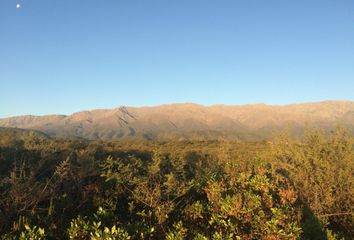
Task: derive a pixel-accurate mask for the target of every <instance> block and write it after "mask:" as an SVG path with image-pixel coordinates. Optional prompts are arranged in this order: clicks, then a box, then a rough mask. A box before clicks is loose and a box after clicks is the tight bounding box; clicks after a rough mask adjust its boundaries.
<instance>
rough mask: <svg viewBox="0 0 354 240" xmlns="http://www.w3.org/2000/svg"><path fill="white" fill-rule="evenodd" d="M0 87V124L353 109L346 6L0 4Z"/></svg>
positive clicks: (247, 0) (297, 0)
mask: <svg viewBox="0 0 354 240" xmlns="http://www.w3.org/2000/svg"><path fill="white" fill-rule="evenodd" d="M17 3H19V4H21V7H20V8H19V9H16V4H17ZM0 86H1V91H0V117H6V116H13V115H22V114H35V115H38V114H49V113H64V114H68V113H72V112H75V111H79V110H84V109H95V108H112V107H116V106H119V105H131V106H141V105H157V104H162V103H174V102H195V103H200V104H206V105H210V104H218V103H223V104H230V105H238V104H245V103H259V102H264V103H269V104H287V103H298V102H307V101H320V100H326V99H336V100H354V1H353V0H287V1H285V0H278V1H272V0H266V1H265V0H242V1H241V0H239V1H238V0H220V1H219V0H104V1H102V0H83V1H79V0H17V1H16V0H1V1H0Z"/></svg>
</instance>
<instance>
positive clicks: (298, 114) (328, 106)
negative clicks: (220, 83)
mask: <svg viewBox="0 0 354 240" xmlns="http://www.w3.org/2000/svg"><path fill="white" fill-rule="evenodd" d="M338 125H341V126H343V127H346V128H348V129H349V130H350V131H351V133H354V102H351V101H324V102H317V103H304V104H292V105H286V106H271V105H265V104H251V105H240V106H226V105H213V106H202V105H198V104H192V103H185V104H169V105H160V106H155V107H139V108H137V107H124V106H122V107H118V108H115V109H107V110H92V111H82V112H77V113H74V114H72V115H69V116H66V115H47V116H32V115H26V116H19V117H10V118H4V119H0V126H1V127H11V128H22V129H33V130H37V131H40V132H43V133H45V134H46V135H48V136H50V137H63V138H67V137H70V138H84V139H92V140H95V139H102V140H113V139H159V140H168V139H194V140H195V139H199V140H200V139H233V140H262V139H269V138H271V137H272V136H273V134H275V133H277V132H279V131H281V130H283V129H284V128H287V129H290V130H291V131H293V132H294V133H296V134H301V133H302V132H303V130H304V129H305V128H306V127H317V128H320V129H323V130H325V131H328V130H332V129H334V128H335V127H336V126H338Z"/></svg>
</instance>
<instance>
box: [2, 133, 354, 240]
mask: <svg viewBox="0 0 354 240" xmlns="http://www.w3.org/2000/svg"><path fill="white" fill-rule="evenodd" d="M353 165H354V150H353V139H351V138H350V137H348V136H347V135H346V133H345V131H342V130H340V129H338V130H337V131H335V132H333V133H332V134H331V135H330V136H325V135H324V134H321V133H319V132H316V131H308V132H307V133H306V134H305V136H304V138H303V139H302V140H294V139H292V138H290V137H288V136H287V135H286V134H284V135H282V136H280V137H279V138H277V139H276V140H274V141H273V142H271V143H270V142H268V143H237V142H222V141H205V142H203V141H201V142H138V141H135V142H85V141H70V140H66V141H64V140H50V139H46V138H45V137H43V136H38V135H36V134H28V135H26V136H25V137H22V138H20V137H19V136H17V135H16V136H13V135H11V134H2V135H1V141H0V233H1V235H2V237H1V238H0V239H171V240H172V239H269V240H271V239H341V238H344V239H352V238H353V236H354V235H353V234H354V233H353V229H354V224H353V206H354V203H353V196H354V195H353V186H354V185H353V184H354V183H353V179H354V178H353V173H354V171H353V170H354V166H353Z"/></svg>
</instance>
